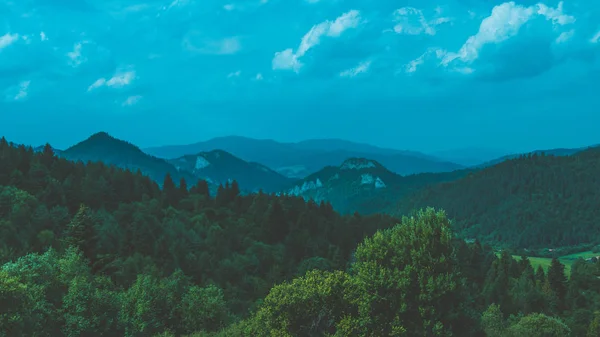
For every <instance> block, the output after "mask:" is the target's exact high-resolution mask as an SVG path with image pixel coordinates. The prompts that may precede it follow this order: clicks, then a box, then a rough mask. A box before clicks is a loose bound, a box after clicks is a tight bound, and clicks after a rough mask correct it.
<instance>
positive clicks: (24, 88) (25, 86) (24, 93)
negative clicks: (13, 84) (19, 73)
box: [14, 81, 31, 101]
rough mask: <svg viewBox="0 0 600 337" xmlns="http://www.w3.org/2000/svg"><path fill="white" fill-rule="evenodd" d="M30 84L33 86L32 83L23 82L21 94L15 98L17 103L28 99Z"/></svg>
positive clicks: (20, 86)
mask: <svg viewBox="0 0 600 337" xmlns="http://www.w3.org/2000/svg"><path fill="white" fill-rule="evenodd" d="M29 84H31V81H23V82H21V83H19V92H18V93H17V94H16V95H15V97H14V100H15V101H20V100H23V99H25V98H26V97H27V94H28V90H29Z"/></svg>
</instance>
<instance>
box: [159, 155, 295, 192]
mask: <svg viewBox="0 0 600 337" xmlns="http://www.w3.org/2000/svg"><path fill="white" fill-rule="evenodd" d="M169 162H170V163H171V164H172V165H174V166H175V167H176V168H177V169H178V170H180V171H181V170H184V171H187V172H191V173H192V174H194V176H196V177H198V178H204V179H206V180H208V181H210V182H212V183H215V184H223V185H225V184H226V183H227V182H231V180H235V181H236V182H237V183H238V184H239V186H240V187H241V188H242V189H243V190H246V191H248V192H258V191H259V190H263V191H264V192H268V193H272V192H278V191H280V190H281V189H282V188H284V187H286V186H288V185H290V184H291V183H292V182H294V180H293V179H290V178H287V177H285V176H283V175H281V174H279V173H277V172H275V171H273V170H271V169H270V168H268V167H266V166H264V165H262V164H258V163H249V162H246V161H244V160H242V159H240V158H237V157H235V156H233V155H232V154H230V153H228V152H225V151H222V150H213V151H210V152H201V153H198V154H196V155H186V156H183V157H180V158H177V159H171V160H169Z"/></svg>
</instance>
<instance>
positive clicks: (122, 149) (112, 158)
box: [60, 132, 195, 183]
mask: <svg viewBox="0 0 600 337" xmlns="http://www.w3.org/2000/svg"><path fill="white" fill-rule="evenodd" d="M60 156H61V157H64V158H66V159H69V160H72V161H78V160H81V161H82V162H84V163H87V162H88V161H92V162H98V161H101V162H103V163H105V164H107V165H115V166H117V167H121V168H126V169H130V170H131V171H137V170H140V171H141V172H142V173H143V174H144V175H147V176H149V177H150V178H152V179H153V180H154V181H156V182H159V183H162V180H163V178H164V177H165V175H166V174H167V173H168V174H170V175H171V176H172V177H173V178H175V179H176V180H179V179H180V178H184V179H186V180H187V181H188V182H190V183H192V182H194V181H195V178H194V177H193V175H192V174H191V173H190V172H185V171H183V172H180V171H178V170H177V169H176V168H175V166H173V165H171V164H169V163H168V162H167V161H165V160H163V159H160V158H156V157H153V156H150V155H148V154H146V153H144V152H142V150H140V149H139V148H138V147H137V146H135V145H133V144H130V143H128V142H125V141H123V140H120V139H116V138H114V137H112V136H110V135H109V134H107V133H106V132H99V133H96V134H93V135H92V136H90V137H89V138H87V139H86V140H84V141H82V142H79V143H77V144H75V145H73V146H71V147H70V148H68V149H66V150H64V151H62V152H61V153H60Z"/></svg>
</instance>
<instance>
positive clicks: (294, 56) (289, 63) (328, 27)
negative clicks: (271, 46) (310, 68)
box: [272, 10, 361, 72]
mask: <svg viewBox="0 0 600 337" xmlns="http://www.w3.org/2000/svg"><path fill="white" fill-rule="evenodd" d="M360 23H361V17H360V12H359V11H357V10H351V11H349V12H346V13H344V14H342V15H341V16H339V17H338V18H336V19H335V20H334V21H324V22H321V23H319V24H317V25H314V26H313V27H312V28H311V29H310V31H308V33H306V34H305V35H304V36H303V37H302V40H301V41H300V45H299V46H298V48H297V49H296V51H293V50H292V49H291V48H290V49H285V50H283V51H280V52H277V53H275V57H274V58H273V61H272V68H273V69H274V70H278V69H281V70H293V71H295V72H298V71H299V70H300V68H301V67H302V66H303V64H302V63H301V62H300V58H301V57H302V56H304V55H305V54H306V53H307V52H308V51H309V50H310V49H312V48H313V47H315V46H317V45H318V44H319V43H321V38H322V37H324V36H327V37H339V36H340V35H342V33H343V32H344V31H346V30H348V29H351V28H356V27H358V25H359V24H360Z"/></svg>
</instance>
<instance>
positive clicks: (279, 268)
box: [0, 139, 600, 337]
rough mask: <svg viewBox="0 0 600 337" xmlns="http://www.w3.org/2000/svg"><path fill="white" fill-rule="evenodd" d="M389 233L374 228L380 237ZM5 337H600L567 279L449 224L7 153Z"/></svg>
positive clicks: (585, 277)
mask: <svg viewBox="0 0 600 337" xmlns="http://www.w3.org/2000/svg"><path fill="white" fill-rule="evenodd" d="M378 230H380V231H378ZM0 245H1V246H0V247H1V253H0V254H1V255H0V260H1V261H0V262H1V263H2V266H1V267H0V308H1V310H0V336H32V337H37V336H52V337H54V336H132V337H133V336H163V337H165V336H183V335H190V336H240V337H241V336H282V337H283V336H333V335H335V336H423V337H425V336H486V335H487V336H533V337H536V336H540V337H541V336H561V337H563V336H598V334H599V333H600V314H595V312H596V311H597V310H599V309H600V294H599V291H600V283H599V282H600V280H599V278H598V277H599V276H600V264H599V263H597V262H596V261H591V262H584V261H583V260H578V261H577V262H576V263H574V264H573V265H572V267H571V272H570V276H569V278H567V276H566V275H565V272H564V266H563V265H562V264H560V262H559V261H558V260H554V261H553V263H552V265H551V266H550V267H549V269H548V272H547V273H545V272H544V271H543V270H542V269H541V268H538V269H537V270H534V268H533V267H532V265H531V263H530V262H529V260H528V259H527V258H524V259H522V260H515V259H513V258H512V257H511V256H510V255H509V254H508V252H506V251H505V252H503V253H502V254H501V256H500V257H499V258H497V257H496V254H495V252H494V251H493V250H492V249H491V248H490V247H488V246H485V245H482V244H481V243H480V242H479V241H475V242H473V243H466V242H465V241H464V240H457V239H455V238H454V237H453V232H452V229H451V226H450V221H449V220H448V218H447V217H446V215H445V214H444V213H443V212H436V211H434V210H433V209H427V210H422V211H419V212H416V213H415V216H414V217H410V218H407V217H405V218H403V219H402V220H400V219H396V218H392V217H389V216H384V215H374V216H361V215H358V214H354V215H351V216H350V215H349V216H340V215H339V214H338V213H336V212H334V211H333V209H332V207H331V205H330V204H327V203H321V204H316V203H314V202H306V201H304V200H303V199H302V198H299V197H290V196H281V197H276V196H274V195H266V194H252V195H247V196H242V195H240V194H239V187H238V185H237V183H236V182H233V183H232V184H231V185H227V186H223V187H222V188H220V189H219V191H218V193H217V195H216V196H214V197H211V196H209V194H208V186H207V184H206V182H204V181H199V182H198V183H196V184H194V185H193V186H187V185H186V182H185V180H182V181H181V182H180V183H179V184H176V183H174V182H173V180H172V178H171V177H170V176H169V175H167V176H166V177H165V179H164V183H163V188H162V189H159V187H158V185H157V184H156V183H155V182H153V181H152V180H151V179H149V178H148V177H146V176H143V175H142V174H141V173H132V172H130V171H127V170H123V169H120V168H115V167H112V166H107V165H105V164H102V163H88V164H83V163H81V162H79V163H73V162H69V161H67V160H65V159H62V158H58V157H56V156H54V155H53V152H52V150H51V148H50V147H49V146H47V147H46V148H45V150H44V151H42V152H41V153H35V152H34V151H33V150H32V149H31V148H25V147H19V148H15V147H11V146H9V145H8V143H7V142H6V141H5V140H4V139H2V140H0Z"/></svg>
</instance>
